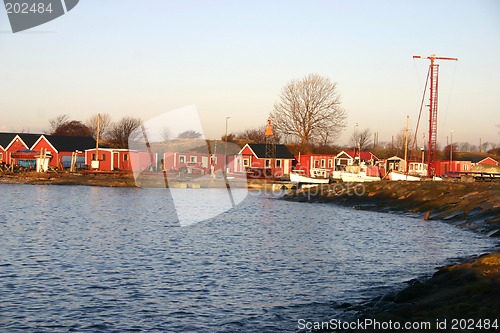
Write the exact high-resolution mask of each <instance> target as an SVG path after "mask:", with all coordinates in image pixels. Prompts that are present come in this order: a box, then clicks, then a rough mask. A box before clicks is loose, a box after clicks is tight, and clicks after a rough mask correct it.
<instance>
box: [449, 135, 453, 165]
mask: <svg viewBox="0 0 500 333" xmlns="http://www.w3.org/2000/svg"><path fill="white" fill-rule="evenodd" d="M450 171H453V131H450Z"/></svg>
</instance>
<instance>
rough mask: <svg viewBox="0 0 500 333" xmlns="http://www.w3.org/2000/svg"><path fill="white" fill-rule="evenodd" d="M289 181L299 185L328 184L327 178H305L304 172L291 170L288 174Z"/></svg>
mask: <svg viewBox="0 0 500 333" xmlns="http://www.w3.org/2000/svg"><path fill="white" fill-rule="evenodd" d="M290 181H291V182H293V183H300V184H328V183H329V181H330V180H329V179H328V178H318V177H307V176H306V173H305V171H304V170H293V171H292V172H291V173H290Z"/></svg>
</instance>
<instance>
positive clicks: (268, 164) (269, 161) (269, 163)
mask: <svg viewBox="0 0 500 333" xmlns="http://www.w3.org/2000/svg"><path fill="white" fill-rule="evenodd" d="M270 167H271V160H270V159H266V168H270Z"/></svg>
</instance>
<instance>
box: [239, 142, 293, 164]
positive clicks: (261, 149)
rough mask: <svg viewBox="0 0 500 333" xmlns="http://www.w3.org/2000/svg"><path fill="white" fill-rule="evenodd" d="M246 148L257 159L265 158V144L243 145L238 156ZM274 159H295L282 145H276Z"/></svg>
mask: <svg viewBox="0 0 500 333" xmlns="http://www.w3.org/2000/svg"><path fill="white" fill-rule="evenodd" d="M246 147H248V148H250V150H251V151H252V152H253V154H254V155H255V156H256V157H257V158H266V144H264V143H247V144H246V145H245V147H243V148H242V149H241V151H240V154H241V153H242V152H243V150H244V149H245V148H246ZM275 158H281V159H290V160H293V159H295V157H294V156H293V154H292V153H291V152H290V151H289V150H288V148H287V147H286V146H285V145H283V144H277V145H276V157H275Z"/></svg>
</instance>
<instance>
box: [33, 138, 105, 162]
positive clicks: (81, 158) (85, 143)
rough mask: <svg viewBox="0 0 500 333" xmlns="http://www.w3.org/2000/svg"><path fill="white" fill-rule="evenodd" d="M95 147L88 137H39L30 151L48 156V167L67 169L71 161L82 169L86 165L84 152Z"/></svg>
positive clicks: (93, 141) (92, 139) (94, 143)
mask: <svg viewBox="0 0 500 333" xmlns="http://www.w3.org/2000/svg"><path fill="white" fill-rule="evenodd" d="M95 145H96V142H95V140H94V138H92V137H90V136H59V135H40V137H39V138H38V140H37V141H36V142H35V143H34V144H33V146H32V147H31V150H33V151H36V152H39V153H42V152H43V153H44V154H47V155H48V156H50V162H49V165H50V166H52V167H54V168H59V169H64V168H69V167H71V161H72V160H74V162H75V163H76V166H77V167H78V168H82V167H83V166H84V165H85V164H86V163H85V153H84V151H85V150H86V149H89V148H91V147H95Z"/></svg>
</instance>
